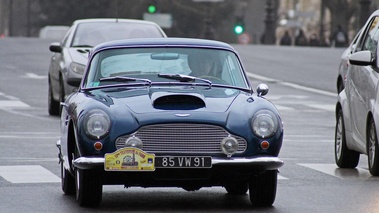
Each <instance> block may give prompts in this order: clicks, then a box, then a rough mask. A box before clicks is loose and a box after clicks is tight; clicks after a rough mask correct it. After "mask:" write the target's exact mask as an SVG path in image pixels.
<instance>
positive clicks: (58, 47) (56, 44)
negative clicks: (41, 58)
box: [49, 42, 62, 53]
mask: <svg viewBox="0 0 379 213" xmlns="http://www.w3.org/2000/svg"><path fill="white" fill-rule="evenodd" d="M49 50H50V51H51V52H54V53H60V52H62V46H61V43H60V42H53V43H51V44H50V47H49Z"/></svg>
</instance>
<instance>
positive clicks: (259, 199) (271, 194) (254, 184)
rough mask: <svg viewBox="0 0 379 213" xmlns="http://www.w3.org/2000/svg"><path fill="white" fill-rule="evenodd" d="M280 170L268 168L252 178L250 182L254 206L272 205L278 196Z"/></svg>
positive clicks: (251, 199)
mask: <svg viewBox="0 0 379 213" xmlns="http://www.w3.org/2000/svg"><path fill="white" fill-rule="evenodd" d="M277 181H278V170H268V171H265V172H264V173H262V174H260V175H257V176H255V177H253V178H251V180H250V182H249V196H250V202H251V204H252V205H253V206H271V205H272V204H273V203H274V201H275V197H276V187H277Z"/></svg>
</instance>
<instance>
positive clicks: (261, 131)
mask: <svg viewBox="0 0 379 213" xmlns="http://www.w3.org/2000/svg"><path fill="white" fill-rule="evenodd" d="M251 128H252V130H253V132H254V134H255V135H256V136H258V137H260V138H268V137H271V136H273V135H274V134H275V133H276V131H277V129H278V118H277V117H276V115H275V113H273V112H272V111H270V110H267V109H263V110H259V111H257V112H256V113H255V114H254V116H253V118H252V119H251Z"/></svg>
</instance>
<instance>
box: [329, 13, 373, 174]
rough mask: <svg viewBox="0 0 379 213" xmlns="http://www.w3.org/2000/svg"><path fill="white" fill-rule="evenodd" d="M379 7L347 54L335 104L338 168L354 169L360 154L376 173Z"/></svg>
mask: <svg viewBox="0 0 379 213" xmlns="http://www.w3.org/2000/svg"><path fill="white" fill-rule="evenodd" d="M378 20H379V10H377V11H376V12H374V13H373V14H372V15H371V16H370V18H369V19H368V21H367V22H366V24H365V25H364V28H363V29H362V31H361V34H362V35H361V36H360V37H359V39H358V41H357V42H356V45H357V46H356V50H355V52H354V53H353V54H352V55H351V56H350V57H349V62H350V66H349V68H348V70H347V77H346V82H345V89H344V90H342V91H341V92H340V93H339V95H338V102H337V106H336V120H337V122H336V131H335V161H336V164H337V165H338V166H339V167H341V168H355V167H356V166H357V165H358V162H359V158H360V154H365V155H367V156H368V169H369V171H370V173H371V174H372V175H374V176H378V175H379V147H378V136H377V133H378V131H379V129H378V127H379V125H378V124H379V114H378V109H379V102H378V101H379V91H378V90H379V75H378V70H379V63H378V62H379V60H378V40H379V23H378Z"/></svg>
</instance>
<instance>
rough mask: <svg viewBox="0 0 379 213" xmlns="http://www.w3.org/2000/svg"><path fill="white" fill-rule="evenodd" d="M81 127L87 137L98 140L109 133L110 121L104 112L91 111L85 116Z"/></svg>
mask: <svg viewBox="0 0 379 213" xmlns="http://www.w3.org/2000/svg"><path fill="white" fill-rule="evenodd" d="M83 127H84V131H85V133H86V134H87V136H88V137H90V138H93V139H97V140H99V139H101V138H103V137H104V136H106V135H107V134H108V133H109V130H110V128H111V121H110V118H109V116H108V114H107V113H106V112H104V111H103V110H100V109H93V110H90V111H89V112H88V113H87V115H86V116H85V118H84V122H83Z"/></svg>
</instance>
